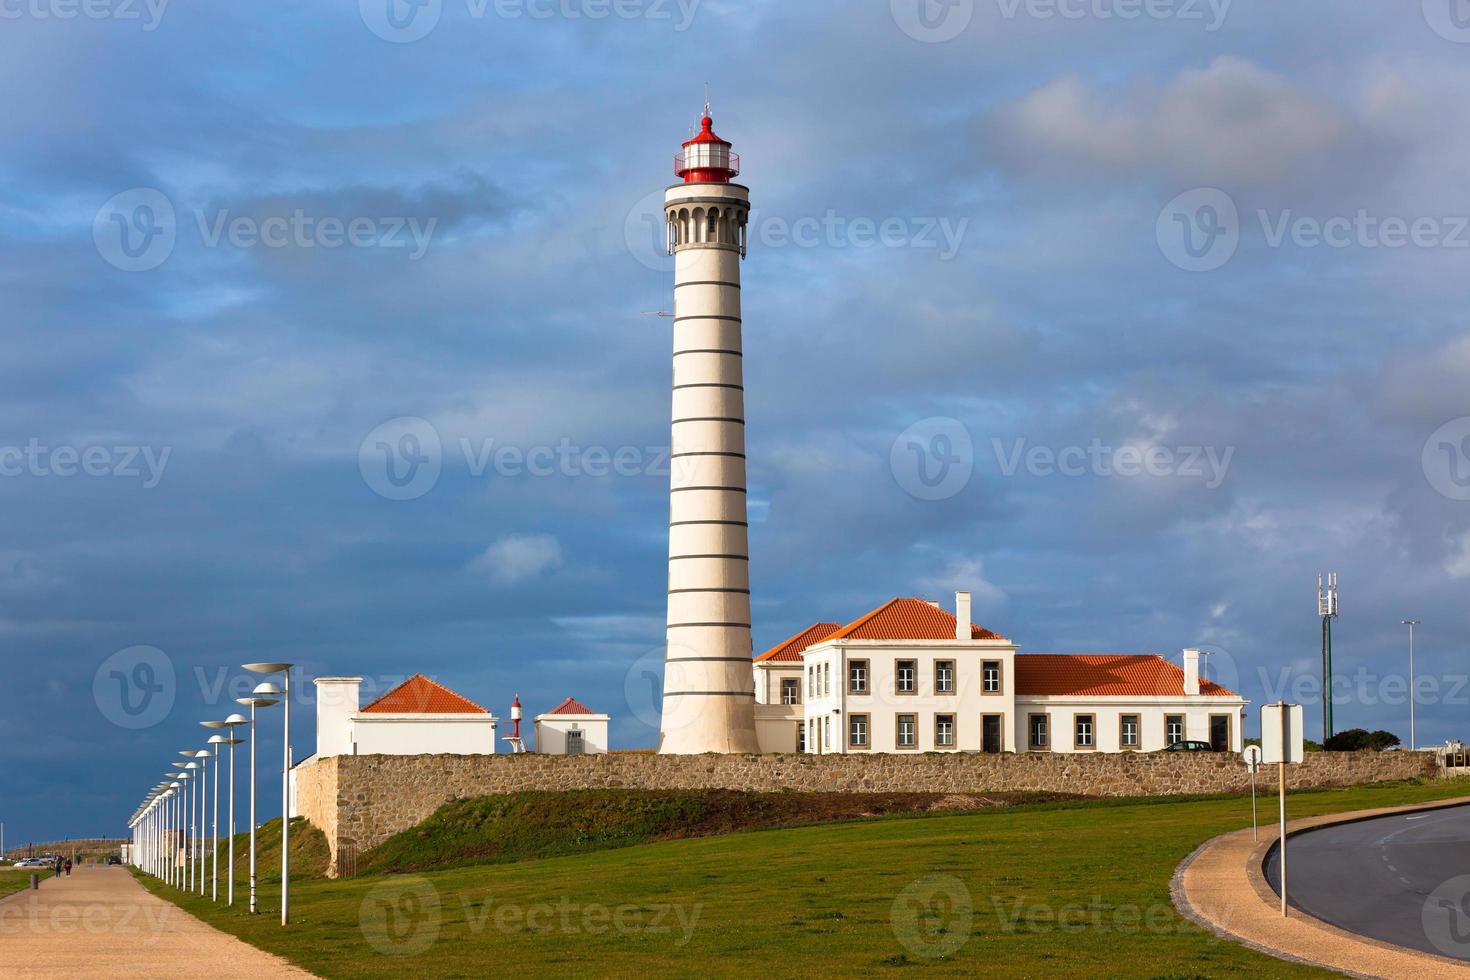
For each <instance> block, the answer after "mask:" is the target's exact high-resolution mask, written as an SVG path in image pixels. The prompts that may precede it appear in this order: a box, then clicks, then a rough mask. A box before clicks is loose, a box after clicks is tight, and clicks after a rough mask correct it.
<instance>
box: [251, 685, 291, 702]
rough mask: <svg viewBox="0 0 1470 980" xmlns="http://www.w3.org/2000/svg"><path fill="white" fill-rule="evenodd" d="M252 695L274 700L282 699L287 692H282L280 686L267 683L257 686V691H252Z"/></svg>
mask: <svg viewBox="0 0 1470 980" xmlns="http://www.w3.org/2000/svg"><path fill="white" fill-rule="evenodd" d="M250 693H251V694H254V695H257V696H261V695H263V696H265V697H268V698H274V697H280V696H281V695H283V694H285V693H286V692H285V691H283V690H281V688H280V685H278V684H272V683H271V682H270V681H266V682H264V683H262V684H257V685H255V690H253V691H251V692H250Z"/></svg>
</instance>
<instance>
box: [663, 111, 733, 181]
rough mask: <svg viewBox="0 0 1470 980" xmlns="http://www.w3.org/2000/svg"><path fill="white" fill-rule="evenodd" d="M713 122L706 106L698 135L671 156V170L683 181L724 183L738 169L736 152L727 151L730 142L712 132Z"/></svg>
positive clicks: (730, 178) (731, 178)
mask: <svg viewBox="0 0 1470 980" xmlns="http://www.w3.org/2000/svg"><path fill="white" fill-rule="evenodd" d="M714 125H715V121H714V120H713V119H711V118H710V117H709V107H708V106H706V107H705V115H704V118H703V119H701V120H700V121H699V135H697V136H695V137H694V138H693V139H692V140H689V141H687V142H686V143H685V144H684V149H683V151H681V152H680V153H679V155H678V156H676V157H674V173H676V174H678V175H679V176H680V177H682V178H684V183H686V184H728V183H730V181H731V180H733V179H734V178H735V177H736V176H737V175H739V173H740V155H739V154H738V153H731V152H730V144H729V143H727V142H725V141H724V140H722V139H720V138H719V137H718V136H716V135H715V130H714Z"/></svg>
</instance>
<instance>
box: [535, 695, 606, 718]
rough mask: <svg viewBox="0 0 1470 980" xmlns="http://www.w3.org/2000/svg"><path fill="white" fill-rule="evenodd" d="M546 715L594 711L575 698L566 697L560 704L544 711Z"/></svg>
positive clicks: (584, 713)
mask: <svg viewBox="0 0 1470 980" xmlns="http://www.w3.org/2000/svg"><path fill="white" fill-rule="evenodd" d="M546 713H547V714H548V715H595V714H597V712H596V711H593V710H592V709H591V708H589V707H587V706H586V705H585V704H583V703H582V702H581V701H578V700H577V699H576V698H567V699H566V700H565V701H563V702H562V703H561V704H559V705H557V706H556V707H555V708H552V709H551V710H550V711H548V712H546Z"/></svg>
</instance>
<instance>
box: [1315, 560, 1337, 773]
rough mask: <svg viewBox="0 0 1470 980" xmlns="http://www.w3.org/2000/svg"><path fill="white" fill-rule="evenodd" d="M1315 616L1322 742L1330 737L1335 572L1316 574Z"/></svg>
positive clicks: (1335, 594) (1335, 598)
mask: <svg viewBox="0 0 1470 980" xmlns="http://www.w3.org/2000/svg"><path fill="white" fill-rule="evenodd" d="M1317 616H1318V617H1319V618H1320V619H1321V620H1322V744H1324V745H1325V744H1327V740H1328V739H1329V738H1331V737H1332V621H1333V620H1334V619H1336V618H1337V573H1336V572H1328V573H1327V574H1326V575H1325V576H1323V575H1318V576H1317Z"/></svg>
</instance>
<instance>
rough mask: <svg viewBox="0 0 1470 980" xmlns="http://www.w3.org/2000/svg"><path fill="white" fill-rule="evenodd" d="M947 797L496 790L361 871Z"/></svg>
mask: <svg viewBox="0 0 1470 980" xmlns="http://www.w3.org/2000/svg"><path fill="white" fill-rule="evenodd" d="M1052 798H1063V797H1061V795H1060V794H1053V795H1052ZM945 799H946V798H945V797H944V795H943V794H940V793H864V794H854V793H747V792H736V791H733V790H606V789H600V790H576V791H572V792H565V793H558V792H525V793H511V794H507V795H503V796H486V797H481V798H479V799H473V800H460V801H458V802H455V803H450V804H448V805H446V806H444V807H441V808H440V809H439V810H438V811H437V812H436V813H434V815H433V816H431V817H430V818H429V819H428V820H425V821H424V822H423V823H421V824H419V825H418V826H417V827H414V828H412V829H409V830H406V831H404V832H402V833H400V834H396V835H394V836H393V837H392V838H390V839H389V840H387V841H386V842H384V843H383V844H382V845H381V846H380V847H377V848H375V849H374V850H372V851H370V852H369V853H367V854H364V855H363V856H362V857H361V858H360V859H359V861H358V865H357V870H358V873H359V874H382V873H393V872H405V871H420V870H425V869H434V870H443V869H446V868H452V867H459V866H463V865H469V864H503V863H507V862H511V861H521V860H525V859H527V858H548V857H564V856H566V855H570V854H585V853H590V852H592V851H605V850H608V849H610V848H616V847H630V846H632V845H635V844H647V843H650V842H652V841H656V840H672V839H676V838H684V837H711V836H715V835H718V834H730V833H734V832H736V831H739V830H767V829H775V828H779V827H795V826H801V825H803V824H812V823H825V822H831V821H835V820H851V819H857V818H862V817H874V816H893V815H898V814H902V813H910V812H914V811H927V810H928V809H930V808H931V807H933V806H935V805H937V804H940V802H941V801H942V800H945ZM976 799H977V800H979V799H982V798H976ZM1046 800H1047V798H1046V797H1044V796H1043V795H1042V794H1029V795H1028V794H1015V793H1012V794H999V795H995V796H991V797H985V798H983V801H984V803H983V805H990V806H1003V805H1007V804H1009V803H1021V802H1043V801H1046ZM976 805H981V804H978V803H977V804H976ZM950 808H951V809H955V808H956V807H954V806H953V805H951V806H950Z"/></svg>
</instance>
